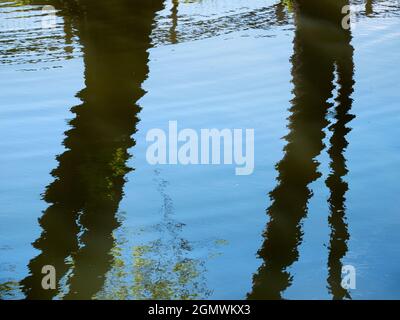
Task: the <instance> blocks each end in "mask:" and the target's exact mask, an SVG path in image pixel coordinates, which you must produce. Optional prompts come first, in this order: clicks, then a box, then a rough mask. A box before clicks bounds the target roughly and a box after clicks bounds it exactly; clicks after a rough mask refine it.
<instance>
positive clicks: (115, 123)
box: [21, 0, 163, 299]
mask: <svg viewBox="0 0 400 320" xmlns="http://www.w3.org/2000/svg"><path fill="white" fill-rule="evenodd" d="M72 4H73V6H70V7H68V9H69V10H64V11H63V12H68V13H69V14H71V15H72V17H71V18H73V20H74V21H75V26H74V27H75V28H76V29H77V33H78V36H79V39H80V42H81V44H82V47H83V54H84V62H85V85H86V88H85V89H84V90H82V91H81V92H79V94H78V96H79V98H80V99H81V101H82V104H81V105H79V106H76V107H73V108H72V109H71V111H72V112H73V113H74V114H75V118H74V119H73V120H71V121H70V125H71V129H70V130H69V131H67V132H66V139H65V141H64V145H65V147H66V149H67V151H66V152H64V153H63V154H62V155H60V156H59V157H58V158H57V160H58V162H59V166H58V168H57V169H55V170H54V171H53V172H52V175H53V176H54V178H55V180H54V182H53V183H52V184H51V185H49V186H48V187H47V189H46V192H45V194H44V200H45V201H46V202H48V203H49V204H50V206H49V208H48V209H47V210H46V211H45V212H44V213H43V216H42V218H41V219H40V225H41V227H42V228H43V232H42V234H41V236H40V238H39V239H38V240H36V241H35V243H34V246H35V248H37V249H39V250H41V253H40V254H39V255H38V256H37V257H35V258H34V259H32V260H31V261H30V263H29V265H28V266H29V269H30V275H29V276H28V277H27V278H25V279H24V280H22V282H21V284H22V287H23V291H24V293H25V294H26V297H27V298H28V299H52V298H54V297H55V296H56V295H57V294H59V293H60V291H61V289H64V288H62V286H61V285H60V280H61V279H62V278H63V277H64V276H66V275H67V274H68V273H70V274H68V280H67V282H68V287H69V292H68V293H64V294H65V298H73V299H90V298H92V297H93V296H94V295H95V294H96V293H97V292H98V291H99V290H100V289H101V288H102V286H103V284H104V280H105V275H106V273H107V272H108V270H109V269H110V267H111V264H112V255H111V254H110V250H111V249H112V247H113V245H114V240H113V235H112V233H113V231H114V230H115V229H116V228H117V227H118V226H119V223H118V219H117V217H116V212H117V211H118V206H119V203H120V201H121V199H122V196H123V186H124V183H125V175H126V174H127V173H128V172H129V171H130V170H131V169H130V168H128V167H127V165H126V162H127V160H128V158H129V157H130V155H129V153H128V149H129V148H131V147H133V146H134V145H135V141H134V140H133V139H132V135H133V134H134V133H135V131H136V125H137V123H138V121H139V119H138V113H139V111H140V107H139V105H137V103H136V102H137V101H138V100H139V99H140V98H141V97H142V96H143V95H144V94H145V92H144V90H143V89H142V88H141V85H142V83H143V81H144V80H145V79H146V78H147V74H148V65H147V64H148V49H149V48H150V47H151V40H150V33H151V30H152V24H153V21H154V17H155V14H156V12H157V11H159V10H160V9H162V6H163V0H147V1H140V0H133V1H132V0H115V1H113V4H112V5H110V4H109V2H107V1H94V0H81V1H72V2H71V5H72ZM54 5H63V6H68V5H69V4H68V3H67V2H63V1H56V2H54ZM71 20H72V19H71ZM68 259H69V260H70V261H72V263H71V262H70V263H68ZM44 265H52V266H54V267H55V268H56V271H57V290H47V291H46V290H43V289H42V286H41V280H42V277H43V275H42V274H41V269H42V267H43V266H44Z"/></svg>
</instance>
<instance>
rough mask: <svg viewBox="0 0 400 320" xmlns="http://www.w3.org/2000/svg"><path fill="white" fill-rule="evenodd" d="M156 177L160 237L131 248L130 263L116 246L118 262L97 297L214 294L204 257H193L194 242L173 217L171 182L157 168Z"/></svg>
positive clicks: (165, 297)
mask: <svg viewBox="0 0 400 320" xmlns="http://www.w3.org/2000/svg"><path fill="white" fill-rule="evenodd" d="M156 181H157V184H158V191H159V193H160V195H161V197H162V203H163V204H162V208H161V210H160V214H161V216H162V220H161V222H160V223H158V224H157V225H155V226H153V228H152V229H153V230H154V231H156V232H157V234H158V235H159V237H158V238H157V239H156V240H152V241H150V242H147V243H146V244H144V245H139V246H135V247H134V248H133V249H132V266H130V267H128V266H127V262H126V261H123V260H122V258H121V254H120V253H121V252H122V248H119V249H115V250H114V252H116V253H118V255H117V256H115V258H114V263H115V265H114V267H113V268H112V270H111V272H110V274H109V277H108V278H109V280H108V282H107V284H106V286H105V287H104V290H103V291H102V292H101V293H100V294H99V295H98V298H106V299H120V298H121V297H123V298H124V299H141V300H142V299H155V300H159V299H162V300H172V299H179V300H188V299H205V298H207V297H208V296H209V295H210V294H211V292H210V291H209V290H208V289H207V286H206V282H205V278H204V272H205V261H204V260H202V259H194V258H191V257H190V255H191V251H192V245H191V244H190V243H189V242H188V241H187V240H186V239H184V238H182V236H181V233H182V230H183V227H184V224H182V223H180V222H178V221H176V220H175V219H174V218H173V214H174V212H173V203H172V199H171V198H170V196H169V195H168V194H167V191H166V188H167V186H168V183H167V182H166V181H165V180H163V179H161V178H160V173H159V172H158V171H156ZM124 237H125V236H124V235H123V239H124ZM123 239H122V243H123V244H126V243H127V241H124V240H123ZM130 268H132V271H131V272H130V271H129V269H130ZM131 281H132V283H131Z"/></svg>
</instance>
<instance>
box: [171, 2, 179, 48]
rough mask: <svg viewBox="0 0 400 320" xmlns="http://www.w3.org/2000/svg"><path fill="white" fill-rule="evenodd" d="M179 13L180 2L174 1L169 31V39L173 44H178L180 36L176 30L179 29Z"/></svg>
mask: <svg viewBox="0 0 400 320" xmlns="http://www.w3.org/2000/svg"><path fill="white" fill-rule="evenodd" d="M178 13H179V0H172V9H171V22H172V25H171V29H170V30H169V39H170V41H171V43H172V44H176V43H178V34H177V31H176V28H177V27H178Z"/></svg>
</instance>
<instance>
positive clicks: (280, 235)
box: [248, 0, 353, 299]
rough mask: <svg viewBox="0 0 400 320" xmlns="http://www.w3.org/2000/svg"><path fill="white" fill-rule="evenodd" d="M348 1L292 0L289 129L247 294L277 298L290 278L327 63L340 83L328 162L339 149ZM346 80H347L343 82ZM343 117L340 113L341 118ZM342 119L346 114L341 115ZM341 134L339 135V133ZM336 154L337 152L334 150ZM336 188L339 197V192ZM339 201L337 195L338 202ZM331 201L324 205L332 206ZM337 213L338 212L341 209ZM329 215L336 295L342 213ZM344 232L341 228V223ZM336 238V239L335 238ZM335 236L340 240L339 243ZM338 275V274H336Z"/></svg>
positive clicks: (323, 115) (328, 77)
mask: <svg viewBox="0 0 400 320" xmlns="http://www.w3.org/2000/svg"><path fill="white" fill-rule="evenodd" d="M346 4H348V1H345V0H341V1H336V0H323V1H309V0H297V1H293V6H294V11H295V24H296V31H295V39H294V55H293V57H292V64H293V68H292V75H293V84H294V91H293V93H294V99H293V100H292V108H291V110H290V111H291V116H290V117H289V129H290V132H289V134H288V135H287V136H286V140H287V142H288V143H287V145H286V147H285V150H284V151H285V155H284V158H283V159H282V160H281V161H280V162H279V163H278V165H277V170H278V172H279V176H278V179H277V180H278V186H277V187H276V188H275V189H274V190H273V191H272V192H271V193H270V197H271V201H272V204H271V206H270V207H269V208H268V210H267V213H268V215H269V217H270V221H269V223H268V224H267V228H266V231H265V233H264V238H265V240H264V243H263V245H262V247H261V249H260V250H259V252H258V254H259V256H260V258H262V260H263V264H262V265H261V266H260V268H259V269H258V271H257V273H256V274H255V275H254V277H253V288H252V292H250V293H249V294H248V298H249V299H282V294H283V292H284V291H285V290H286V289H287V288H288V287H289V286H290V285H291V283H292V276H291V274H290V272H289V270H288V268H289V267H290V266H291V265H292V264H293V263H294V262H296V261H297V260H298V258H299V246H300V244H301V243H302V238H303V231H302V220H303V219H304V218H305V217H306V216H307V211H308V201H309V199H310V198H311V197H312V191H311V190H310V188H309V185H310V183H312V182H313V181H315V180H316V179H318V178H319V177H320V176H321V174H320V173H319V172H318V166H319V163H318V162H317V161H316V157H317V156H318V155H319V154H320V153H321V151H322V150H323V149H324V147H325V146H324V144H323V139H324V137H325V133H324V130H325V128H326V127H327V125H328V120H327V113H328V111H329V109H330V107H331V106H332V104H331V103H330V102H328V100H329V99H330V98H331V96H332V91H333V88H334V85H333V80H334V74H335V66H337V68H338V73H339V78H340V79H342V81H343V84H344V83H346V85H343V86H342V88H341V92H340V94H339V98H338V100H339V103H340V105H339V106H338V108H337V111H338V115H337V121H338V123H339V124H337V125H336V126H334V127H333V128H334V137H333V138H332V139H333V140H331V142H333V146H332V148H331V149H330V155H331V157H332V166H333V167H334V168H335V170H336V167H337V166H340V163H339V162H340V160H343V159H342V158H341V157H343V155H342V151H343V149H342V148H340V146H338V143H337V141H340V139H342V140H343V139H344V135H345V134H346V130H343V128H342V127H341V126H343V124H344V123H343V120H342V118H343V117H345V118H346V114H347V111H348V109H349V108H350V107H351V102H350V103H349V101H350V97H349V96H350V94H351V92H352V89H351V88H352V80H349V79H352V72H353V70H352V68H351V66H352V52H353V49H352V47H351V44H350V40H351V35H350V31H349V30H345V29H343V28H342V23H341V22H342V19H343V15H342V13H341V10H342V7H343V6H344V5H346ZM349 85H350V87H349ZM346 119H347V118H346ZM346 123H347V122H346ZM340 137H341V138H340ZM340 156H341V157H340ZM342 164H343V162H342ZM338 174H339V179H341V178H342V177H343V175H341V174H342V173H339V172H338V171H334V172H333V175H331V179H330V180H329V179H328V180H329V181H328V182H327V184H328V185H329V186H331V187H334V184H335V182H334V181H333V179H335V178H336V179H337V178H338ZM333 191H334V190H333V189H331V192H332V194H331V199H330V202H331V205H332V206H336V205H337V206H340V200H343V201H344V193H345V191H346V190H345V188H344V189H343V186H342V189H341V191H338V192H339V194H337V193H335V192H333ZM340 195H341V196H342V197H341V198H340V197H339V196H340ZM341 204H342V206H343V202H341ZM333 210H334V208H332V212H334V211H333ZM343 214H344V213H343ZM332 216H333V217H334V218H331V219H330V223H331V226H332V229H333V230H334V231H332V237H331V245H330V254H329V257H330V258H329V267H330V270H331V272H330V276H329V279H328V282H329V283H330V284H331V288H332V291H333V292H335V295H336V296H339V295H342V293H340V294H338V293H337V287H336V286H334V285H333V284H334V282H335V281H337V272H336V271H337V269H338V266H340V258H341V257H343V255H344V254H345V252H346V250H347V247H346V248H345V250H341V251H340V249H343V247H344V246H343V241H344V243H345V242H346V240H347V238H346V237H344V238H341V237H340V235H339V233H338V232H335V230H341V232H342V233H343V232H345V231H344V230H343V229H345V228H343V219H344V217H343V216H340V217H337V216H336V215H334V214H332ZM346 232H347V231H346ZM342 239H343V240H342ZM339 244H341V245H342V246H341V247H339ZM339 276H340V274H339Z"/></svg>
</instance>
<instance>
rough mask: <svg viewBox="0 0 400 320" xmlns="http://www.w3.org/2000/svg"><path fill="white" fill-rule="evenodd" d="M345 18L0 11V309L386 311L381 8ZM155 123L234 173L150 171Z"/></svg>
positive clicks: (164, 6) (393, 281) (392, 155)
mask: <svg viewBox="0 0 400 320" xmlns="http://www.w3.org/2000/svg"><path fill="white" fill-rule="evenodd" d="M45 4H50V5H53V6H54V7H55V8H56V11H57V17H56V25H55V27H54V28H47V29H44V28H42V20H43V19H44V13H43V12H42V7H43V5H45ZM346 4H349V1H347V0H337V1H333V0H324V1H321V0H320V1H309V0H307V1H306V0H292V1H290V0H288V1H281V2H279V1H268V0H251V1H250V0H235V1H230V0H190V1H189V0H187V1H184V0H166V1H163V0H148V1H145V0H141V1H139V0H131V1H129V0H114V1H99V0H97V1H94V0H93V1H91V0H76V1H62V0H58V1H57V0H54V1H53V0H48V1H45V0H43V1H40V0H32V1H4V0H0V70H1V73H0V88H1V91H0V136H1V140H0V167H1V169H0V298H3V299H22V298H25V297H26V298H30V299H91V298H94V299H105V298H106V299H148V298H154V299H193V298H197V299H246V298H250V299H279V298H285V299H332V298H335V299H343V298H352V299H382V298H387V299H399V298H400V268H399V267H400V246H399V243H400V232H399V229H400V212H399V204H398V198H399V193H400V187H399V184H398V181H399V180H400V170H399V165H400V142H399V136H400V112H399V111H400V110H399V109H400V106H399V104H398V101H399V98H400V86H399V81H398V80H399V73H400V66H399V62H400V61H399V49H400V41H399V40H400V31H399V30H400V2H398V1H395V0H391V1H380V0H367V1H363V0H358V1H351V4H352V7H351V8H352V12H353V15H352V21H353V23H352V25H351V29H350V30H345V29H343V28H342V27H341V21H342V19H343V16H344V14H342V13H341V9H342V7H343V6H344V5H346ZM172 120H174V121H178V126H179V127H180V128H182V129H183V128H192V129H195V130H200V129H202V128H219V129H223V128H232V129H234V128H254V129H255V170H254V173H253V174H252V175H249V176H236V175H235V174H234V166H231V165H228V166H224V165H220V166H200V165H198V166H196V165H189V166H182V165H163V166H162V165H160V166H152V165H150V164H149V163H148V162H147V160H146V150H147V147H148V143H147V142H146V133H147V132H148V131H149V130H150V129H153V128H161V129H165V130H167V128H168V122H169V121H172ZM44 265H52V266H54V267H55V268H56V271H57V290H48V291H45V290H43V289H42V287H41V281H42V277H43V274H42V272H41V271H42V267H43V266H44ZM344 265H351V266H354V268H355V270H356V288H355V289H343V288H342V287H341V285H340V283H341V270H342V266H344Z"/></svg>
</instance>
